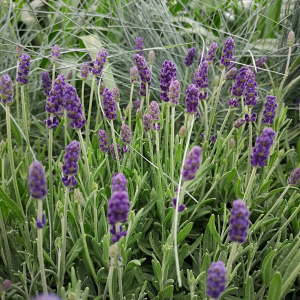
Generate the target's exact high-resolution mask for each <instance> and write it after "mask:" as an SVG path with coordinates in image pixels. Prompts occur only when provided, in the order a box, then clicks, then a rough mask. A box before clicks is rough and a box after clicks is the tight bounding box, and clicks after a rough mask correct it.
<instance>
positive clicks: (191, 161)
mask: <svg viewBox="0 0 300 300" xmlns="http://www.w3.org/2000/svg"><path fill="white" fill-rule="evenodd" d="M201 157H202V148H201V147H199V146H194V147H193V148H192V149H191V151H190V152H189V153H188V154H187V157H186V159H185V162H184V165H183V170H182V177H183V178H184V180H186V181H188V180H192V179H194V178H195V177H196V174H197V172H198V169H199V167H200V163H201Z"/></svg>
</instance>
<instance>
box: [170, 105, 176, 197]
mask: <svg viewBox="0 0 300 300" xmlns="http://www.w3.org/2000/svg"><path fill="white" fill-rule="evenodd" d="M174 138H175V106H172V116H171V145H170V164H171V179H172V181H171V191H172V193H173V191H174V182H173V181H174Z"/></svg>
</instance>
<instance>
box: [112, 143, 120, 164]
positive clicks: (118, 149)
mask: <svg viewBox="0 0 300 300" xmlns="http://www.w3.org/2000/svg"><path fill="white" fill-rule="evenodd" d="M116 145H117V151H118V155H119V161H120V160H121V159H122V154H121V148H120V145H119V144H116ZM110 153H111V154H112V157H113V160H114V161H117V156H116V153H115V147H114V144H111V145H110Z"/></svg>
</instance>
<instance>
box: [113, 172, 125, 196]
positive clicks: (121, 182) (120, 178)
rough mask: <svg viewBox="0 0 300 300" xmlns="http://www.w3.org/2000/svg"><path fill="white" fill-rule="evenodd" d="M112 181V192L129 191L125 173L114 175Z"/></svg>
mask: <svg viewBox="0 0 300 300" xmlns="http://www.w3.org/2000/svg"><path fill="white" fill-rule="evenodd" d="M111 181H112V183H111V193H112V194H113V193H115V192H127V179H126V178H125V176H124V175H123V173H117V174H115V175H114V176H113V178H112V180H111Z"/></svg>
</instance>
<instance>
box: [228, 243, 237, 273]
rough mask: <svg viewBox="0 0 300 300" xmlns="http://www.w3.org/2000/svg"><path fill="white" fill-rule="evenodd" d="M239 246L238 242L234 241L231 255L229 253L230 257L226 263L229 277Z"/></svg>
mask: <svg viewBox="0 0 300 300" xmlns="http://www.w3.org/2000/svg"><path fill="white" fill-rule="evenodd" d="M237 248H238V243H237V242H233V243H232V247H231V250H230V255H229V258H228V261H227V265H226V269H227V276H228V277H229V276H230V273H231V270H232V263H233V260H234V257H235V255H236V252H237Z"/></svg>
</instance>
